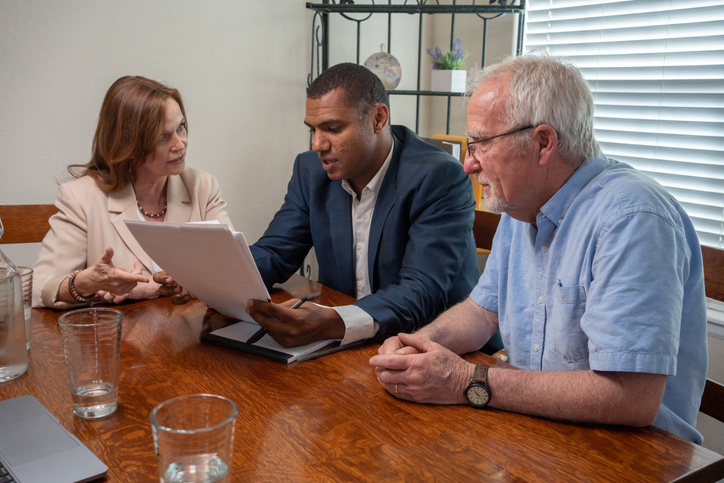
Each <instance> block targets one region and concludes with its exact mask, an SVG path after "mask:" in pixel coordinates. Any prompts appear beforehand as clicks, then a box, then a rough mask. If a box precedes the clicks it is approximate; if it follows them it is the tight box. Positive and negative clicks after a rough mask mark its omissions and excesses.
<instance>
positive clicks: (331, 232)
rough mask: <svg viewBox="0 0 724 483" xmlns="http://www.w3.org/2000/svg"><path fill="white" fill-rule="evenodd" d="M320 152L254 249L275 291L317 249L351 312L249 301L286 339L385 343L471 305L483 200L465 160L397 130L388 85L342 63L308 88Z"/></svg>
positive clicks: (325, 273) (305, 162)
mask: <svg viewBox="0 0 724 483" xmlns="http://www.w3.org/2000/svg"><path fill="white" fill-rule="evenodd" d="M304 122H305V124H306V125H307V126H309V128H310V130H311V131H312V151H308V152H305V153H302V154H300V155H299V156H297V159H296V161H295V163H294V172H293V175H292V179H291V181H290V182H289V186H288V188H287V194H286V196H285V199H284V204H283V205H282V207H281V209H280V210H279V211H278V212H277V214H276V215H275V216H274V219H273V220H272V222H271V224H270V225H269V228H267V230H266V232H265V233H264V236H263V237H262V238H261V239H259V241H258V242H257V243H255V244H254V245H253V246H252V247H251V252H252V255H253V256H254V260H255V261H256V264H257V266H258V267H259V271H260V273H261V275H262V278H263V279H264V282H265V283H266V284H267V286H269V287H271V286H272V285H273V284H274V283H277V282H284V281H285V280H287V279H288V278H289V277H290V276H291V275H292V274H293V273H294V272H295V271H297V270H298V269H299V267H300V266H301V264H302V263H303V261H304V258H305V256H306V255H307V253H308V251H309V250H310V248H311V247H312V246H313V247H314V248H315V251H316V255H317V261H318V263H319V281H320V282H321V283H322V284H324V285H325V286H327V287H331V288H333V289H335V290H338V291H340V292H343V293H345V294H347V295H351V296H353V297H356V298H357V299H358V300H357V302H355V303H354V304H353V305H351V306H345V307H335V308H323V307H319V306H317V305H315V304H313V303H307V304H304V305H302V306H301V307H299V308H298V309H295V310H292V309H290V308H289V307H290V305H291V304H292V303H293V302H294V301H293V300H292V301H289V302H288V303H285V304H271V303H269V302H266V301H260V300H254V301H250V302H249V305H248V307H247V312H249V314H251V316H252V317H253V318H254V319H255V320H256V321H257V322H258V323H259V324H260V325H261V326H262V327H264V328H266V329H267V330H268V331H269V334H270V335H271V336H272V337H273V338H274V339H275V340H276V341H277V342H279V343H280V344H282V345H284V346H294V345H301V344H306V343H310V342H313V341H315V340H321V339H343V340H342V343H343V344H347V343H351V342H354V341H356V340H362V339H372V338H375V339H377V340H382V339H384V338H386V337H389V336H391V335H395V334H397V333H399V332H410V331H412V330H414V329H417V328H419V327H421V326H423V325H425V324H427V323H428V322H430V321H431V320H432V319H433V318H434V317H435V316H436V315H437V314H439V313H441V312H442V311H444V310H445V309H447V308H449V307H451V306H452V305H454V304H456V303H458V302H460V301H462V300H464V299H466V298H467V296H468V295H469V294H470V291H471V290H472V288H473V287H474V286H475V284H476V283H477V279H478V276H479V270H478V264H477V258H476V254H475V242H474V239H473V234H472V226H473V218H474V207H475V201H474V199H473V195H472V186H471V183H470V178H469V177H468V176H467V175H466V174H465V173H464V172H463V169H462V165H461V163H460V162H459V161H458V160H456V159H455V158H453V157H452V156H450V155H448V154H447V153H445V152H443V151H442V150H440V149H438V148H436V147H434V146H432V145H430V144H428V143H426V142H424V141H423V140H422V139H420V138H419V137H418V136H417V135H416V134H415V133H413V132H412V131H410V130H409V129H407V128H405V127H403V126H390V124H389V101H388V97H387V92H386V91H385V89H384V86H383V85H382V82H381V81H380V80H379V79H378V78H377V77H376V76H375V75H374V74H373V73H371V72H370V71H369V70H368V69H366V68H365V67H361V66H358V65H355V64H339V65H336V66H334V67H331V68H330V69H328V70H326V71H325V72H323V73H322V74H321V75H320V76H319V77H318V78H317V79H316V80H315V81H314V82H313V83H312V85H311V86H310V87H309V88H308V89H307V104H306V116H305V120H304Z"/></svg>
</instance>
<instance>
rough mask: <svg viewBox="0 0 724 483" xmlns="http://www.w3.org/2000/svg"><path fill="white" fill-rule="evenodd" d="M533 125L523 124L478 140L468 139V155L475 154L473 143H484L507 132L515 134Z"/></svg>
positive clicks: (505, 134) (531, 127)
mask: <svg viewBox="0 0 724 483" xmlns="http://www.w3.org/2000/svg"><path fill="white" fill-rule="evenodd" d="M534 127H535V126H525V127H522V128H520V129H516V130H514V131H510V132H504V133H503V134H496V135H495V136H490V137H489V138H485V139H480V140H478V141H469V140H468V154H469V155H470V157H472V156H474V155H475V146H473V144H478V143H484V142H485V141H490V140H491V139H495V138H499V137H501V136H507V135H508V134H515V133H517V132H521V131H525V130H526V129H533V128H534Z"/></svg>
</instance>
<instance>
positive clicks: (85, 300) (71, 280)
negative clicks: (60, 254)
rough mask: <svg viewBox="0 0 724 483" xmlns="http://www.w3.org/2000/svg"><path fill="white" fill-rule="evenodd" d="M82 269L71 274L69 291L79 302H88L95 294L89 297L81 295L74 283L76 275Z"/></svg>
mask: <svg viewBox="0 0 724 483" xmlns="http://www.w3.org/2000/svg"><path fill="white" fill-rule="evenodd" d="M80 272H82V270H76V271H75V272H73V273H72V274H71V275H70V278H68V291H69V292H70V295H71V296H73V298H74V299H76V300H77V301H78V302H84V303H85V302H88V301H89V300H90V299H92V298H93V296H94V295H95V294H91V295H89V296H88V297H83V296H81V295H80V294H79V293H78V291H77V290H76V289H75V285H74V284H73V281H74V280H75V276H76V275H78V274H79V273H80Z"/></svg>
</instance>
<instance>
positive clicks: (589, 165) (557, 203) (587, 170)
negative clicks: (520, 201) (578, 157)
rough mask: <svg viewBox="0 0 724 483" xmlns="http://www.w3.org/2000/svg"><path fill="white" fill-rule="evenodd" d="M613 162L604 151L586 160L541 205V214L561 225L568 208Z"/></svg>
mask: <svg viewBox="0 0 724 483" xmlns="http://www.w3.org/2000/svg"><path fill="white" fill-rule="evenodd" d="M611 164H612V162H611V161H610V160H609V159H608V158H607V157H606V155H605V154H603V153H602V152H599V153H598V154H596V155H595V156H593V157H592V158H589V159H586V160H584V161H583V163H581V165H580V166H579V167H578V169H576V171H575V172H574V173H573V174H572V175H571V177H570V178H568V181H566V182H565V184H564V185H563V186H562V187H561V189H559V190H558V191H557V192H556V194H554V195H553V196H552V197H551V199H549V200H548V201H547V202H546V203H545V204H544V205H543V206H542V207H541V209H540V215H543V216H545V217H546V218H548V219H549V220H550V221H551V222H552V223H554V224H555V225H556V226H558V225H560V224H561V222H562V221H563V218H564V217H565V216H566V213H567V212H568V208H569V207H570V206H571V204H572V203H573V200H575V199H576V197H577V196H578V194H579V193H580V192H581V191H582V190H583V188H585V187H586V185H588V183H590V182H591V180H592V179H593V178H595V177H596V176H598V175H599V174H600V173H601V172H602V171H603V170H604V169H606V168H608V167H609V166H611ZM540 215H539V216H540Z"/></svg>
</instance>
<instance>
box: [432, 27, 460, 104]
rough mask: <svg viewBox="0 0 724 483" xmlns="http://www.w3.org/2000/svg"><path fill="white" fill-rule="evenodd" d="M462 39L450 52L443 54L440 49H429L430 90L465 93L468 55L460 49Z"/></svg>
mask: <svg viewBox="0 0 724 483" xmlns="http://www.w3.org/2000/svg"><path fill="white" fill-rule="evenodd" d="M462 41H463V40H462V39H457V40H455V43H454V44H453V47H452V49H451V50H450V51H449V52H446V53H444V54H443V53H442V51H441V50H440V47H435V50H432V49H427V55H428V56H429V58H430V61H431V62H432V79H431V81H430V90H432V91H441V92H465V81H466V77H467V72H466V71H465V69H464V63H465V58H466V57H467V56H468V54H467V53H466V52H465V51H464V50H463V49H462V48H461V47H460V44H461V43H462Z"/></svg>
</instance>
